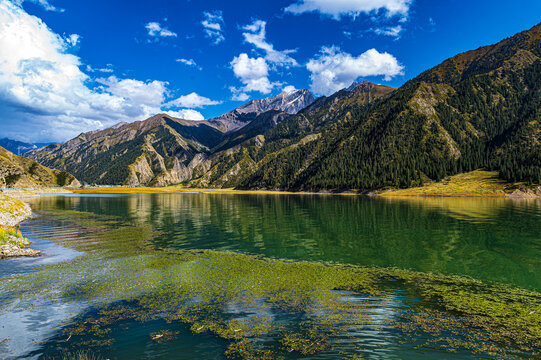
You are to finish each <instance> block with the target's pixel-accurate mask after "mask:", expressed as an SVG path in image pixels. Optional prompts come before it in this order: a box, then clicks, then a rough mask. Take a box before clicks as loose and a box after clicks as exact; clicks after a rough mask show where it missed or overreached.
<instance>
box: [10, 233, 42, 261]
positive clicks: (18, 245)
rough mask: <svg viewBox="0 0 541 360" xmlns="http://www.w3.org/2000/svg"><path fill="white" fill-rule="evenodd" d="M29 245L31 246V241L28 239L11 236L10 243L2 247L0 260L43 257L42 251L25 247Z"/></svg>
mask: <svg viewBox="0 0 541 360" xmlns="http://www.w3.org/2000/svg"><path fill="white" fill-rule="evenodd" d="M28 245H30V241H29V240H28V239H25V238H17V237H15V236H9V240H8V242H7V243H6V244H3V245H0V259H6V258H10V257H21V256H39V255H41V251H39V250H34V249H28V248H25V247H24V246H28Z"/></svg>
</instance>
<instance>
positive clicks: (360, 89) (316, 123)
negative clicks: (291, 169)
mask: <svg viewBox="0 0 541 360" xmlns="http://www.w3.org/2000/svg"><path fill="white" fill-rule="evenodd" d="M394 90H395V89H394V88H391V87H388V86H382V85H375V84H372V83H369V82H362V83H359V84H355V85H354V86H353V87H351V88H350V89H349V90H346V89H344V90H341V91H339V92H337V93H336V94H334V95H332V96H330V97H322V98H319V99H317V100H316V101H315V102H314V103H312V104H310V105H309V106H308V107H306V108H305V109H303V110H301V111H300V112H299V113H298V114H296V115H294V116H288V117H285V118H283V119H282V120H281V121H274V122H272V123H271V122H269V123H267V124H268V126H267V127H260V128H257V127H256V125H258V124H259V122H257V121H254V122H252V123H251V124H250V125H248V126H246V127H245V128H242V129H240V130H239V131H237V132H234V133H231V134H230V135H229V137H228V138H229V139H233V138H234V139H235V140H236V141H233V142H230V143H229V144H227V145H225V146H222V147H220V148H217V150H220V151H215V152H214V153H213V154H212V155H210V156H208V157H206V158H205V161H204V162H203V163H202V164H201V165H200V166H196V167H195V169H194V172H193V176H192V177H193V178H192V180H189V181H187V182H186V185H188V186H192V187H215V188H220V187H228V188H229V187H238V186H240V185H242V184H245V183H248V182H249V181H250V179H251V178H253V177H254V176H256V175H255V174H257V173H258V171H260V169H263V168H265V167H266V166H267V165H268V164H270V163H273V162H274V161H275V160H276V159H281V158H282V156H283V154H286V153H290V152H294V151H295V149H297V148H302V147H304V145H306V144H308V143H311V142H313V141H315V140H317V139H318V138H319V137H320V136H321V134H320V130H321V129H322V128H324V127H325V126H326V125H327V124H332V123H334V124H340V123H341V122H342V121H343V120H344V119H346V118H348V117H351V116H352V114H353V113H355V112H358V111H362V110H363V109H365V108H366V107H367V106H369V104H371V103H372V102H374V101H377V100H378V99H380V98H384V97H386V96H388V95H389V94H391V93H392V92H393V91H394ZM271 115H272V116H274V117H276V116H279V114H276V113H274V114H273V113H271V112H267V113H265V115H262V116H266V117H270V116H271ZM260 119H262V117H260ZM253 128H256V129H253ZM257 133H258V135H255V134H257ZM224 149H225V150H224ZM298 156H302V154H299V155H298ZM287 167H288V163H287V160H286V162H285V163H282V164H279V163H276V168H275V171H276V173H275V174H276V175H278V174H282V175H284V176H290V175H291V174H287V173H284V172H283V171H284V170H285V169H286V168H287ZM251 187H256V188H257V187H260V186H258V185H256V186H251ZM270 188H272V187H270Z"/></svg>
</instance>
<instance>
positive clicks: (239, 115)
mask: <svg viewBox="0 0 541 360" xmlns="http://www.w3.org/2000/svg"><path fill="white" fill-rule="evenodd" d="M314 101H315V98H314V95H312V93H311V92H310V91H308V90H306V89H301V90H295V91H293V92H290V93H288V92H285V91H284V92H282V93H280V94H278V95H276V96H273V97H270V98H265V99H258V100H251V101H249V102H247V103H246V104H244V105H242V106H239V107H238V108H236V109H235V110H233V111H230V112H228V113H225V114H223V115H221V116H218V117H217V118H214V119H211V120H207V122H208V123H209V124H210V125H212V126H215V127H217V128H220V129H222V131H224V133H230V132H233V131H236V130H239V129H241V128H243V127H244V126H247V125H248V124H250V123H252V122H253V121H254V120H256V119H257V118H258V116H259V115H260V114H262V113H265V112H268V111H278V112H285V113H287V114H290V115H293V114H296V113H298V112H299V111H301V110H302V109H304V108H305V107H307V106H308V105H310V104H312V103H313V102H314Z"/></svg>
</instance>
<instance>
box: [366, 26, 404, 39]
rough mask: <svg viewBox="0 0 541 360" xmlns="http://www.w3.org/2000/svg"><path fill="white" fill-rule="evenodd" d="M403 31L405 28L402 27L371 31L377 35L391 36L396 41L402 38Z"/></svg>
mask: <svg viewBox="0 0 541 360" xmlns="http://www.w3.org/2000/svg"><path fill="white" fill-rule="evenodd" d="M403 30H404V28H403V27H402V25H397V26H388V27H382V28H375V29H371V31H372V32H374V33H376V34H377V35H383V36H391V37H394V38H395V39H399V38H400V34H401V33H402V31H403Z"/></svg>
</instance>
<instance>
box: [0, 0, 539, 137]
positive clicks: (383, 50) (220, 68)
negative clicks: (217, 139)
mask: <svg viewBox="0 0 541 360" xmlns="http://www.w3.org/2000/svg"><path fill="white" fill-rule="evenodd" d="M539 22H541V1H539V0H514V1H509V0H475V1H472V0H272V1H271V0H269V1H267V0H258V1H253V0H250V1H247V0H229V1H218V0H215V1H213V0H152V1H151V0H130V1H121V0H77V1H73V0H0V138H1V137H9V138H12V139H16V140H20V141H26V142H61V141H66V140H68V139H71V138H73V137H75V136H77V135H78V134H80V133H81V132H86V131H91V130H96V129H103V128H107V127H109V126H112V125H115V124H117V123H119V122H121V121H127V122H133V121H139V120H144V119H146V118H148V117H150V116H153V115H155V114H157V113H167V114H169V115H171V116H174V117H179V118H184V119H189V120H203V119H208V118H212V117H215V116H218V115H220V114H222V113H225V112H227V111H229V110H231V109H233V108H235V107H237V106H240V105H242V104H243V103H245V102H247V101H249V100H250V99H259V98H264V97H268V96H273V95H276V94H279V93H280V92H282V91H287V92H291V91H294V90H295V89H301V88H306V89H309V90H310V91H312V92H313V93H314V94H315V95H316V96H324V95H329V94H332V93H334V92H336V91H338V90H340V89H342V88H345V87H348V86H349V85H350V84H351V83H352V82H353V81H359V80H368V81H372V82H374V83H378V84H384V85H388V86H393V87H399V86H401V85H402V84H404V83H405V82H406V81H407V80H409V79H412V78H414V77H415V76H417V75H419V74H420V73H421V72H423V71H424V70H426V69H429V68H431V67H433V66H435V65H438V64H439V63H441V62H442V61H443V60H445V59H447V58H449V57H452V56H454V55H456V54H458V53H460V52H464V51H467V50H471V49H475V48H478V47H480V46H484V45H489V44H493V43H496V42H498V41H500V40H502V39H504V38H506V37H509V36H512V35H514V34H516V33H518V32H520V31H523V30H527V29H530V28H531V27H532V26H534V25H536V24H537V23H539Z"/></svg>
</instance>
